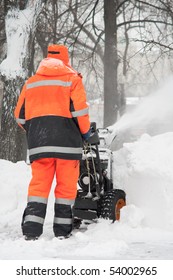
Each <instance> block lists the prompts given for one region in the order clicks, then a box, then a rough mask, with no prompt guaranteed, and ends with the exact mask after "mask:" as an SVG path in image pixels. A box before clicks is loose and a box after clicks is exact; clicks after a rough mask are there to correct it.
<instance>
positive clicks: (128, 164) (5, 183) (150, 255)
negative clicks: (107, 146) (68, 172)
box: [0, 132, 173, 260]
mask: <svg viewBox="0 0 173 280" xmlns="http://www.w3.org/2000/svg"><path fill="white" fill-rule="evenodd" d="M172 155H173V132H168V133H165V134H161V135H158V136H154V137H150V136H149V135H143V136H142V137H141V138H140V139H139V141H137V142H134V143H127V144H124V147H123V148H122V149H120V150H119V151H116V152H114V165H113V167H114V168H113V177H114V182H115V185H116V187H118V188H122V189H124V190H125V191H126V194H127V206H126V207H124V208H123V209H122V211H121V220H120V221H119V222H115V223H114V224H112V223H111V222H110V221H107V220H98V222H97V223H92V224H90V225H89V226H86V225H84V224H83V225H82V227H81V229H80V230H75V231H74V233H73V236H72V237H71V238H70V239H68V240H63V241H60V240H57V239H56V238H54V236H53V232H52V221H53V204H54V197H53V192H52V193H51V195H50V199H49V204H48V211H47V217H46V222H45V225H44V233H43V235H42V237H41V238H40V239H39V240H38V241H35V242H33V241H32V242H27V241H25V240H24V239H23V237H22V233H21V229H20V223H21V218H22V213H23V210H24V207H25V204H26V196H27V186H28V183H29V180H30V178H31V170H30V166H28V165H26V164H25V162H17V163H11V162H8V161H5V160H0V166H1V168H0V182H1V188H0V216H1V219H0V248H1V249H0V259H2V260H15V259H17V260H18V259H23V260H24V259H61V260H62V259H74V260H75V259H173V235H172V231H173V203H172V201H173V172H172V170H173V156H172Z"/></svg>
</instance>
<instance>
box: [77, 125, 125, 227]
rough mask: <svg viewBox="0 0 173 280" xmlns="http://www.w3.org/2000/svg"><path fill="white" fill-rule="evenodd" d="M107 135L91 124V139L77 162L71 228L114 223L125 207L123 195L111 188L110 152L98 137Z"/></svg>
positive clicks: (118, 190)
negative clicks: (89, 223) (105, 221)
mask: <svg viewBox="0 0 173 280" xmlns="http://www.w3.org/2000/svg"><path fill="white" fill-rule="evenodd" d="M106 133H107V130H106V129H96V123H94V122H93V123H91V136H90V138H89V140H88V142H87V143H84V145H83V157H82V160H81V162H80V175H79V180H78V186H79V188H78V192H77V197H76V200H75V204H74V228H78V227H79V226H80V223H81V221H82V220H96V219H97V218H99V217H102V218H104V219H110V220H112V221H113V222H114V221H115V220H119V219H120V209H121V208H122V207H123V206H125V205H126V195H125V192H124V191H123V190H120V189H114V188H113V181H112V160H113V157H112V151H111V150H110V149H108V148H107V147H106V145H105V143H104V137H102V136H101V135H105V134H106ZM101 141H102V142H103V144H102V145H101Z"/></svg>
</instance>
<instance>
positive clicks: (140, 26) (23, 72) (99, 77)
mask: <svg viewBox="0 0 173 280" xmlns="http://www.w3.org/2000/svg"><path fill="white" fill-rule="evenodd" d="M1 8H2V9H0V13H1V14H0V21H1V23H2V24H1V25H0V26H1V29H0V40H1V42H2V44H1V46H2V47H1V49H0V59H1V61H2V63H1V66H0V69H1V86H0V97H1V98H0V102H1V107H2V110H1V114H2V116H1V134H0V158H5V159H10V160H13V161H16V160H19V159H21V158H23V151H25V150H26V148H25V145H24V142H25V141H24V140H23V139H24V138H23V135H22V137H21V135H20V136H19V134H20V132H19V131H18V129H17V126H16V124H15V122H14V120H13V114H12V112H13V109H14V106H15V103H16V100H17V97H18V94H19V92H20V89H21V86H22V85H23V83H24V80H25V79H26V78H27V77H28V76H30V75H31V74H32V73H33V72H35V70H36V68H37V66H38V63H39V62H40V60H41V59H42V57H44V56H46V52H47V46H48V44H50V43H61V44H66V45H67V46H68V47H69V51H70V54H71V63H72V65H73V66H74V67H75V68H76V69H78V70H79V72H82V74H83V77H84V83H85V87H86V89H87V93H88V98H89V100H90V102H91V104H92V102H93V101H94V100H96V99H97V100H99V103H100V104H101V106H102V104H104V105H103V108H104V109H103V110H104V120H103V125H104V126H109V125H111V124H113V123H114V122H115V121H116V120H117V118H118V116H119V114H121V113H122V111H123V110H122V109H124V106H125V96H132V95H136V96H141V95H145V94H146V93H147V92H149V90H150V89H151V88H152V87H153V86H155V85H156V84H157V82H158V81H159V79H161V78H164V76H167V75H169V74H170V73H171V72H172V51H173V44H172V39H173V38H172V36H173V35H172V34H173V33H172V26H173V4H172V1H171V0H157V1H156V0H153V1H152V3H151V1H149V0H148V1H147V0H116V1H114V0H109V1H106V0H89V1H88V0H87V1H86V0H70V1H67V0H58V1H57V0H47V1H46V0H45V1H32V0H23V1H22V0H21V1H19V0H18V1H17V0H13V1H12V0H11V1H1ZM29 9H30V10H32V11H34V13H32V12H31V15H29V14H28V12H29ZM22 15H23V19H22V20H21V17H22ZM5 22H6V31H5ZM20 23H21V25H20ZM14 25H16V29H15V28H14ZM21 26H23V27H21ZM20 28H21V29H20ZM23 28H24V29H23ZM19 31H21V32H19ZM15 33H16V34H18V39H17V37H16V36H12V35H11V34H13V35H14V34H15ZM6 38H8V42H7V47H8V48H7V47H5V48H4V46H6ZM21 38H24V39H23V40H22V41H21V44H20V47H19V48H18V49H17V50H16V49H15V58H16V59H15V63H14V60H13V63H12V61H11V62H10V60H9V59H11V57H12V56H10V50H11V49H12V46H13V44H14V41H16V40H21ZM7 49H8V52H7V58H6V59H4V58H5V55H6V51H7ZM13 51H14V48H13ZM16 52H17V53H16ZM19 53H20V54H21V55H19ZM17 58H18V60H17ZM16 62H17V65H18V68H17V67H16V68H15V67H14V64H16ZM7 69H8V70H7ZM9 69H10V71H9ZM9 73H10V74H9ZM2 87H3V90H2ZM2 96H3V98H2ZM100 108H102V107H100ZM95 115H97V113H96V114H95ZM21 139H22V140H21ZM16 145H17V147H18V148H19V147H20V148H19V150H17V151H16V148H15V147H16ZM23 147H24V148H23Z"/></svg>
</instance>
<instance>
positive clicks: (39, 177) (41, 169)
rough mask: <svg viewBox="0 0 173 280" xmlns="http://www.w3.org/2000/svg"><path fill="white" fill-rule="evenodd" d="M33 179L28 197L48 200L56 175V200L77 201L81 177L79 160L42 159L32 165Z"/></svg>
mask: <svg viewBox="0 0 173 280" xmlns="http://www.w3.org/2000/svg"><path fill="white" fill-rule="evenodd" d="M31 168H32V179H31V182H30V184H29V188H28V196H39V197H43V198H48V196H49V193H50V189H51V186H52V182H53V179H54V175H56V187H55V190H54V193H55V198H66V199H75V198H76V193H77V181H78V177H79V160H67V159H58V158H42V159H38V160H35V161H33V162H32V163H31Z"/></svg>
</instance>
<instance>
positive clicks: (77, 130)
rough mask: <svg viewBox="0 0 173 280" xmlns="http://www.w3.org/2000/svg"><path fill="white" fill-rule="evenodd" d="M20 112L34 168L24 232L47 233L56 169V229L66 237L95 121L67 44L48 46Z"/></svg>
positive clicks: (25, 91)
mask: <svg viewBox="0 0 173 280" xmlns="http://www.w3.org/2000/svg"><path fill="white" fill-rule="evenodd" d="M15 118H16V121H17V123H18V124H19V125H20V126H21V127H22V128H23V129H24V130H25V131H26V136H27V142H28V150H29V158H30V162H31V168H32V179H31V182H30V184H29V187H28V202H27V206H26V208H25V211H24V214H23V221H22V231H23V235H24V236H25V239H26V240H35V239H38V237H39V236H40V235H41V234H42V232H43V224H44V219H45V215H46V208H47V201H48V196H49V192H50V189H51V185H52V181H53V178H54V175H55V176H56V187H55V191H54V193H55V216H54V223H53V230H54V234H55V236H56V237H64V238H67V237H69V236H70V233H71V231H72V220H73V211H72V209H73V204H74V201H75V198H76V193H77V181H78V177H79V160H80V159H81V157H82V138H83V139H84V140H87V139H88V138H89V136H90V121H89V114H88V105H87V102H86V93H85V89H84V86H83V83H82V77H81V75H80V74H79V73H77V72H76V71H75V70H74V69H73V68H72V67H71V66H70V64H69V55H68V49H67V48H66V47H65V46H63V45H50V46H49V47H48V55H47V58H45V59H43V60H42V61H41V63H40V65H39V67H38V69H37V71H36V74H35V75H34V76H32V77H30V78H29V79H28V80H27V81H26V83H25V85H24V87H23V89H22V92H21V94H20V96H19V99H18V103H17V106H16V109H15Z"/></svg>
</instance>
